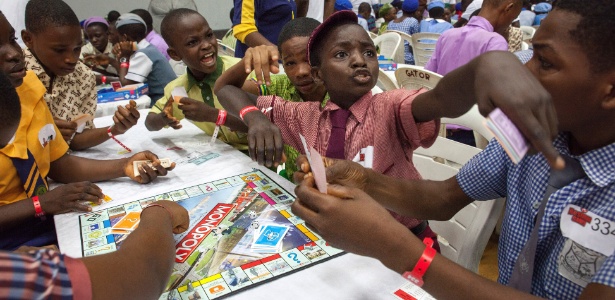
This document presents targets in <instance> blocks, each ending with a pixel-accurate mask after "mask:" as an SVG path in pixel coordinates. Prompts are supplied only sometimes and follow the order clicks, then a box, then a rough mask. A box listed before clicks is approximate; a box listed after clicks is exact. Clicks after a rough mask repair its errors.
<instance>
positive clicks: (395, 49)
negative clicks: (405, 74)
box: [374, 32, 404, 64]
mask: <svg viewBox="0 0 615 300" xmlns="http://www.w3.org/2000/svg"><path fill="white" fill-rule="evenodd" d="M374 44H375V45H376V46H377V47H378V48H379V49H380V55H384V57H385V58H390V59H393V61H395V62H396V63H398V64H403V63H404V47H403V46H402V45H403V43H402V42H401V37H400V36H399V35H398V34H394V33H386V32H385V33H383V34H381V35H379V36H377V37H376V38H374Z"/></svg>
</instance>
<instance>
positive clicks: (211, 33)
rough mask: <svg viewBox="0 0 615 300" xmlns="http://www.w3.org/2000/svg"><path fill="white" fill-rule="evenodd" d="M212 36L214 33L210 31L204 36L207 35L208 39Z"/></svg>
mask: <svg viewBox="0 0 615 300" xmlns="http://www.w3.org/2000/svg"><path fill="white" fill-rule="evenodd" d="M213 36H214V33H213V32H210V33H208V34H207V35H206V37H207V38H208V39H209V38H211V37H213Z"/></svg>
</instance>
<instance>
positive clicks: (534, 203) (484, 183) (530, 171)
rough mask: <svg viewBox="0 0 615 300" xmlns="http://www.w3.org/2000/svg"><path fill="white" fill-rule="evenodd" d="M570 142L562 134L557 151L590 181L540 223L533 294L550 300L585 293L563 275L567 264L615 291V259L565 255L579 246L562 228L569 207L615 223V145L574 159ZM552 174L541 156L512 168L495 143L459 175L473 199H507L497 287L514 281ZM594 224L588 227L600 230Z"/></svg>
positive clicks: (554, 202)
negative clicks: (578, 165) (576, 162)
mask: <svg viewBox="0 0 615 300" xmlns="http://www.w3.org/2000/svg"><path fill="white" fill-rule="evenodd" d="M568 142H569V136H568V134H566V133H560V135H559V136H558V137H557V138H556V140H555V141H554V143H553V145H554V146H555V148H556V149H557V150H558V151H559V152H560V153H561V154H562V155H567V156H571V157H573V158H575V159H577V160H579V161H580V163H581V165H582V167H583V170H584V171H585V173H586V174H587V176H586V177H585V178H581V179H579V180H576V181H574V182H572V183H570V184H568V185H566V186H565V187H563V188H561V189H559V190H558V191H556V192H555V193H553V194H552V195H551V196H550V198H549V200H548V202H547V204H546V208H545V215H544V218H543V219H542V220H541V222H540V229H539V231H538V246H537V250H536V258H535V267H534V276H533V280H532V282H533V283H532V294H534V295H537V296H540V297H546V298H549V299H576V298H577V297H578V296H579V295H580V294H581V292H582V290H583V287H582V286H580V285H577V284H575V283H573V282H572V281H570V280H568V279H566V278H565V277H564V276H563V275H562V274H561V273H560V270H559V268H561V267H562V264H563V261H572V265H573V266H574V265H576V268H577V272H578V273H577V274H578V275H581V276H591V275H593V277H591V282H595V283H599V284H603V285H607V286H610V287H615V255H613V254H612V255H610V256H604V255H596V253H592V251H591V250H589V251H588V250H587V249H584V248H583V247H579V248H577V250H576V251H570V252H568V251H566V244H567V243H571V242H574V241H573V240H571V239H568V238H566V237H564V236H563V234H562V229H561V227H560V225H561V224H560V217H561V216H567V214H568V213H569V211H568V210H565V208H566V206H567V205H569V204H574V205H577V206H579V207H581V208H583V209H586V210H587V211H588V212H590V213H593V214H596V215H599V216H601V217H602V220H600V222H606V221H610V222H611V223H612V222H613V221H615V201H613V199H615V172H614V171H613V170H615V143H614V144H610V145H607V146H604V147H602V148H599V149H595V150H592V151H589V152H587V153H585V154H582V155H579V156H574V155H571V154H570V151H569V149H568ZM549 170H550V169H549V165H548V163H547V161H546V159H545V158H544V156H542V155H532V156H528V157H525V158H524V159H523V160H522V161H521V162H520V163H519V164H517V165H515V164H513V163H512V161H511V160H510V159H509V158H508V156H507V155H506V153H505V152H504V150H503V148H502V147H501V146H500V145H499V143H497V142H496V141H495V140H492V141H491V143H490V144H489V145H488V146H487V148H486V149H485V150H484V151H482V152H481V153H480V154H478V155H477V156H476V157H474V158H473V159H472V160H471V161H470V162H468V164H466V165H465V166H464V167H463V168H462V169H461V170H460V172H459V174H458V175H457V181H458V182H459V185H460V186H461V188H462V189H463V191H464V192H465V193H466V194H467V195H468V196H469V197H471V198H473V199H477V200H486V199H494V198H500V197H506V198H507V200H506V211H505V215H504V223H503V227H502V233H501V235H500V242H499V250H498V252H499V253H498V265H499V275H500V276H499V279H498V281H499V282H500V283H502V284H507V283H508V281H509V280H510V276H511V273H512V270H513V267H514V265H515V262H516V260H517V256H518V255H519V253H520V252H521V249H522V248H523V246H524V245H525V244H526V242H527V240H528V239H529V236H530V232H531V231H532V228H533V227H534V222H535V220H534V218H535V217H536V214H537V212H538V209H539V206H540V202H541V201H542V198H543V195H544V193H545V190H546V186H547V180H548V177H549V173H550V172H549ZM568 217H569V216H568ZM595 221H596V220H592V221H591V224H586V226H588V227H589V226H590V225H591V226H596V224H595ZM600 225H601V226H602V225H604V223H601V224H600ZM602 229H604V226H603V228H602ZM604 238H605V239H610V240H612V239H614V238H615V236H614V234H613V232H612V231H607V234H606V235H604ZM575 244H576V242H575V243H572V245H575ZM573 252H576V253H574V254H573ZM579 260H580V261H579ZM564 265H566V264H564Z"/></svg>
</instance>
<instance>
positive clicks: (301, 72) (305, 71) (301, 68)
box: [297, 63, 312, 77]
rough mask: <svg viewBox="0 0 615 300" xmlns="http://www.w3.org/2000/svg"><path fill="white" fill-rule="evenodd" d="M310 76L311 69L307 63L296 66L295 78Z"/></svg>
mask: <svg viewBox="0 0 615 300" xmlns="http://www.w3.org/2000/svg"><path fill="white" fill-rule="evenodd" d="M311 74H312V67H310V65H309V64H308V63H300V64H299V65H298V71H297V76H298V77H305V76H310V75H311Z"/></svg>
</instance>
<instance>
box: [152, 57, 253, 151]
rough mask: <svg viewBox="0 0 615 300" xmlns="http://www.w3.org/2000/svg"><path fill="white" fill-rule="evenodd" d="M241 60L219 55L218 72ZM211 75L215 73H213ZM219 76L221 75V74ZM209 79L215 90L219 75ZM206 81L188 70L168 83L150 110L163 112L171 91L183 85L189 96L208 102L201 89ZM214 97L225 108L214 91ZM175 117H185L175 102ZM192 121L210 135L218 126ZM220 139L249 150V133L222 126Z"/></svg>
mask: <svg viewBox="0 0 615 300" xmlns="http://www.w3.org/2000/svg"><path fill="white" fill-rule="evenodd" d="M240 60H241V59H239V58H235V57H230V56H218V61H217V63H218V67H219V68H218V70H217V72H216V73H220V74H221V72H224V71H226V70H228V69H229V68H230V67H232V66H233V65H234V64H236V63H238V62H239V61H240ZM211 75H214V74H211ZM217 76H219V74H218V75H217ZM209 79H210V80H207V81H208V82H211V84H209V88H210V89H211V90H212V91H213V88H214V86H213V82H215V79H217V77H216V78H209ZM205 81H206V80H202V81H201V82H198V81H196V79H195V78H194V77H193V76H192V74H191V73H190V70H188V71H187V72H186V73H185V74H183V75H181V76H179V77H178V78H177V79H175V80H173V81H171V82H169V84H167V86H166V87H165V88H164V97H163V98H161V99H159V100H158V101H156V104H154V106H152V109H151V110H150V112H151V113H156V114H159V113H161V112H162V109H163V108H164V105H165V104H166V103H167V100H168V99H169V98H171V92H172V91H173V89H174V88H176V87H178V86H183V87H184V88H186V92H187V93H188V97H189V98H192V99H194V100H199V101H203V102H205V103H207V102H206V101H205V100H203V94H202V90H201V87H202V86H203V85H205V84H207V83H206V82H205ZM212 97H213V103H214V107H215V108H217V109H224V107H223V106H222V105H221V104H220V102H219V101H218V97H216V95H215V94H213V93H212ZM173 117H175V118H177V120H182V119H184V113H183V112H182V111H181V109H179V108H178V107H177V104H175V103H174V104H173ZM190 122H192V124H194V125H196V126H197V127H198V128H200V129H201V130H203V131H205V133H207V134H208V135H212V134H213V133H214V129H215V128H216V124H215V123H211V122H195V121H190ZM218 139H220V140H221V141H223V142H225V143H227V144H229V145H231V146H233V147H234V148H235V149H237V150H247V149H248V139H247V134H245V133H241V132H235V131H232V130H230V129H229V128H228V127H226V126H221V127H220V132H219V133H218Z"/></svg>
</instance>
